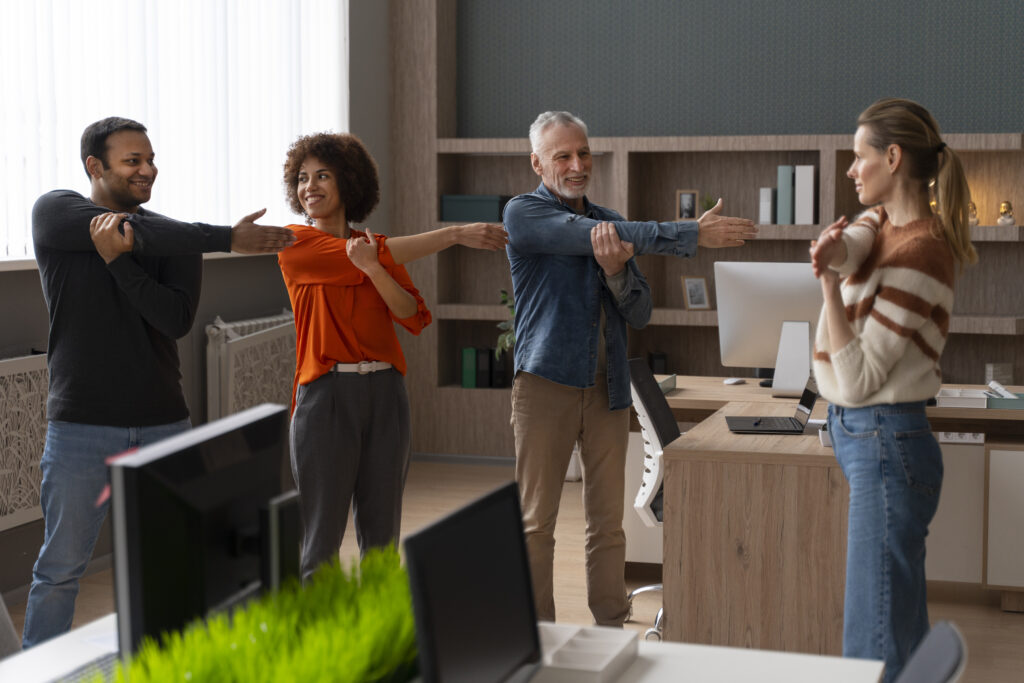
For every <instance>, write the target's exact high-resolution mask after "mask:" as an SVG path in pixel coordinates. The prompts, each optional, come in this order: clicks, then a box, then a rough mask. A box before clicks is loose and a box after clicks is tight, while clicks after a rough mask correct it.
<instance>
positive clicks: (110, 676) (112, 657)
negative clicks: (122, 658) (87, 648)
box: [57, 652, 118, 683]
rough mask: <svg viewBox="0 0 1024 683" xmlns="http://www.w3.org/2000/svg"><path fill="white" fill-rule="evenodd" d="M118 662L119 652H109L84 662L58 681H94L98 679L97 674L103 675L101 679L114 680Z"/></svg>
mask: <svg viewBox="0 0 1024 683" xmlns="http://www.w3.org/2000/svg"><path fill="white" fill-rule="evenodd" d="M117 662H118V656H117V653H116V652H108V653H107V654H105V655H103V656H102V657H99V658H97V659H94V660H93V661H91V662H89V663H88V664H83V665H82V666H80V667H78V668H77V669H75V670H74V671H72V672H71V673H69V674H67V675H66V676H61V677H60V678H58V679H57V681H59V683H92V681H95V680H96V677H97V676H102V678H101V679H100V680H103V681H112V680H114V669H116V668H117Z"/></svg>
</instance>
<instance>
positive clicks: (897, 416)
mask: <svg viewBox="0 0 1024 683" xmlns="http://www.w3.org/2000/svg"><path fill="white" fill-rule="evenodd" d="M828 428H829V432H830V433H831V435H832V445H833V448H834V449H835V454H836V459H837V460H838V461H839V465H840V467H842V469H843V474H845V475H846V479H847V481H849V483H850V510H849V520H848V530H847V541H846V595H845V604H844V607H843V656H845V657H860V658H863V659H880V660H883V661H885V679H884V680H885V681H891V680H893V679H894V678H895V677H896V675H897V674H898V673H899V672H900V670H901V669H902V668H903V665H904V664H905V663H906V661H907V659H908V657H909V656H910V653H911V652H912V651H913V650H914V648H915V647H917V645H918V643H920V642H921V639H922V638H924V636H925V634H926V633H927V632H928V628H929V626H928V606H927V602H926V587H925V576H924V556H925V546H924V539H925V536H927V535H928V524H929V523H930V522H931V521H932V517H934V516H935V508H936V507H937V506H938V503H939V491H940V490H941V488H942V451H941V450H940V449H939V444H938V442H937V441H936V440H935V437H934V436H933V435H932V432H931V427H930V426H929V424H928V419H927V418H926V417H925V412H924V403H923V402H920V403H898V404H893V405H876V406H868V407H865V408H842V407H840V406H835V405H830V406H829V408H828Z"/></svg>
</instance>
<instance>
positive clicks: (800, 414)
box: [794, 377, 818, 425]
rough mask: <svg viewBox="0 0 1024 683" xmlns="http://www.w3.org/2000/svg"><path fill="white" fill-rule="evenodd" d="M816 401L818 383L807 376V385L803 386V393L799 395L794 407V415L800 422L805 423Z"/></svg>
mask: <svg viewBox="0 0 1024 683" xmlns="http://www.w3.org/2000/svg"><path fill="white" fill-rule="evenodd" d="M817 401H818V383H817V382H815V381H814V378H813V377H810V378H808V380H807V385H806V386H805V387H804V393H803V395H802V396H800V403H799V404H798V405H797V407H796V415H794V417H795V418H796V419H797V420H799V421H800V424H802V425H806V424H807V420H809V419H810V417H811V411H812V410H814V404H815V403H817Z"/></svg>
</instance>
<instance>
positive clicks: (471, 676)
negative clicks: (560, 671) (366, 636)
mask: <svg viewBox="0 0 1024 683" xmlns="http://www.w3.org/2000/svg"><path fill="white" fill-rule="evenodd" d="M404 544H405V562H406V567H407V569H408V571H409V585H410V588H411V590H412V602H413V611H414V613H415V619H416V641H417V645H418V647H419V657H420V674H421V675H422V677H423V681H424V682H425V683H430V682H431V681H444V683H458V682H459V681H467V682H472V683H485V682H487V681H525V680H527V679H528V678H530V677H531V676H532V675H533V672H534V671H535V670H536V669H537V668H538V667H539V666H540V663H541V649H540V638H539V636H538V633H537V613H536V610H535V609H534V605H533V586H532V584H531V582H530V567H529V563H528V562H527V557H526V542H525V540H524V538H523V521H522V513H521V512H520V507H519V489H518V487H517V486H516V484H515V482H511V483H509V484H507V485H505V486H502V487H501V488H499V489H497V490H495V491H493V492H492V493H489V494H487V495H486V496H484V497H482V498H480V499H478V500H476V501H474V502H472V503H470V504H469V505H466V506H465V507H463V508H461V509H459V510H457V511H455V512H453V513H452V514H450V515H448V516H447V517H445V518H443V519H441V520H440V521H438V522H435V523H434V524H431V525H430V526H428V527H426V528H424V529H422V530H420V531H418V532H416V533H414V534H410V535H409V536H408V537H406V539H405V543H404Z"/></svg>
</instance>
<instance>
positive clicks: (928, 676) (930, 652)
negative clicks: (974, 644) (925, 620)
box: [894, 621, 967, 683]
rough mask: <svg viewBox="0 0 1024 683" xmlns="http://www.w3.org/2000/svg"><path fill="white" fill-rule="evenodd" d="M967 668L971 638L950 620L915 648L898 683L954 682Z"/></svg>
mask: <svg viewBox="0 0 1024 683" xmlns="http://www.w3.org/2000/svg"><path fill="white" fill-rule="evenodd" d="M966 667H967V641H965V640H964V636H963V634H962V633H960V630H959V629H958V628H957V627H956V624H954V623H952V622H950V621H940V622H938V623H937V624H935V626H932V630H931V631H929V632H928V635H926V636H925V637H924V640H922V641H921V642H920V644H919V645H918V646H917V647H916V648H915V649H914V652H913V653H912V654H911V655H910V659H908V660H907V663H906V664H905V665H904V667H903V670H902V671H900V675H899V676H897V677H896V680H895V682H894V683H954V681H958V680H960V676H962V675H963V673H964V669H965V668H966Z"/></svg>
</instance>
